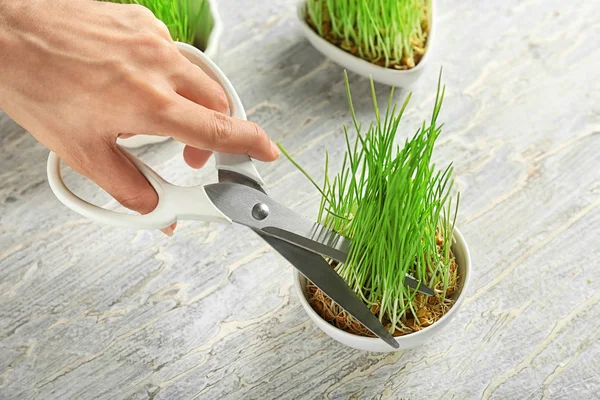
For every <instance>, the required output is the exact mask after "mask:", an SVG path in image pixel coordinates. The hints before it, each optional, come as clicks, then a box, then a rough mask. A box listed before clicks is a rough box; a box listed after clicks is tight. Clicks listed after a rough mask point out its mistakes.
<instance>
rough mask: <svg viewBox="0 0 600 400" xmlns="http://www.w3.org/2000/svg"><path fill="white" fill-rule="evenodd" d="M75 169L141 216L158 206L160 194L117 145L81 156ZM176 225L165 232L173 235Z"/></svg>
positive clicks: (105, 143)
mask: <svg viewBox="0 0 600 400" xmlns="http://www.w3.org/2000/svg"><path fill="white" fill-rule="evenodd" d="M65 161H67V163H68V164H69V165H70V166H71V168H73V169H75V170H76V171H78V172H80V173H82V174H83V175H85V176H87V177H88V178H90V179H91V180H93V181H94V182H96V184H98V186H100V187H101V188H102V189H104V190H106V191H107V192H108V193H109V194H110V195H111V196H112V197H114V198H115V200H117V201H118V202H119V203H120V204H121V205H122V206H123V207H126V208H128V209H130V210H133V211H137V212H139V213H140V214H148V213H150V212H152V211H153V210H154V209H155V208H156V205H157V204H158V195H157V194H156V192H155V191H154V188H153V187H152V186H151V185H150V183H148V181H147V180H146V178H145V177H144V175H142V173H141V172H140V171H138V169H137V168H136V167H135V166H134V165H133V164H132V162H131V161H130V160H129V159H128V158H127V156H126V155H125V154H123V152H121V150H120V149H119V147H118V146H117V144H116V143H111V142H108V143H107V142H104V143H102V144H101V145H98V146H96V148H94V149H93V150H91V151H90V149H88V151H86V152H85V154H83V155H82V157H77V161H75V162H74V163H73V164H71V163H69V160H65ZM175 225H176V224H175V223H174V224H172V225H171V226H168V227H164V228H163V229H161V230H162V231H163V232H164V233H165V234H166V235H168V236H172V235H173V231H174V229H175Z"/></svg>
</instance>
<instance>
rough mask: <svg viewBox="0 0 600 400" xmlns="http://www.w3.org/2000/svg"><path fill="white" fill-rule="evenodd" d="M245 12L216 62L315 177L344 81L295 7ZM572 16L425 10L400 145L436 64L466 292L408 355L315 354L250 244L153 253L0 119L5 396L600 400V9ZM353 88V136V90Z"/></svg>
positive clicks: (283, 178)
mask: <svg viewBox="0 0 600 400" xmlns="http://www.w3.org/2000/svg"><path fill="white" fill-rule="evenodd" d="M249 3H250V4H247V5H245V6H244V7H240V6H239V4H238V2H237V1H235V0H222V1H221V2H220V7H221V12H222V16H223V19H224V22H225V24H226V33H225V39H224V43H223V51H222V54H221V60H220V65H221V66H222V68H223V69H224V70H225V72H226V73H227V74H228V75H229V77H230V78H231V80H232V81H233V83H234V85H235V86H236V87H237V89H238V91H239V92H240V95H241V97H242V99H243V101H244V103H245V105H246V107H247V110H248V115H249V117H250V118H251V119H252V120H254V121H257V122H259V123H260V124H262V125H263V126H264V127H265V128H266V129H267V131H268V132H270V133H271V135H272V136H273V137H274V138H276V139H278V140H281V141H282V142H283V143H284V145H285V146H287V148H288V149H289V150H290V151H291V152H292V153H293V154H294V155H295V156H296V157H297V159H298V161H299V162H301V163H302V164H303V165H304V166H306V167H307V169H308V170H309V172H311V173H312V174H314V175H315V177H319V178H320V177H322V167H321V166H322V161H323V157H324V148H327V149H329V151H330V152H331V154H332V156H333V158H334V160H337V161H339V157H338V159H336V157H335V156H339V155H340V154H342V150H343V147H342V144H343V136H342V130H341V124H342V123H349V122H350V117H349V114H348V111H347V106H346V99H345V95H344V86H343V72H342V69H341V68H339V67H337V66H336V65H334V64H332V63H331V62H328V61H326V60H325V59H324V58H323V57H322V56H321V55H320V54H318V53H317V52H316V51H315V50H314V49H313V48H311V47H310V46H309V45H308V43H307V42H306V41H305V40H304V39H303V38H302V37H301V34H300V30H299V27H298V25H297V24H296V21H295V11H294V4H293V3H292V2H291V1H283V0H279V1H271V2H259V1H258V0H256V1H253V2H249ZM259 3H263V4H266V5H259ZM459 3H460V4H459ZM492 3H493V4H492ZM509 3H510V4H509ZM570 3H571V2H564V1H541V0H538V1H527V2H519V1H516V0H513V1H507V2H480V1H474V0H473V1H468V2H449V1H444V2H440V4H439V11H440V13H439V18H438V20H437V24H438V26H437V29H438V35H437V42H436V43H435V51H436V53H435V54H434V55H433V60H432V65H431V67H430V68H429V70H428V71H427V73H426V74H425V75H424V77H423V78H422V79H421V80H420V81H419V82H418V83H417V84H416V85H415V86H414V87H413V88H412V89H413V91H414V96H413V100H412V104H411V105H410V106H409V109H408V112H407V114H406V119H405V121H404V123H403V128H402V131H401V133H400V134H399V136H400V138H401V139H403V138H405V137H406V136H408V135H409V134H412V133H413V132H414V130H415V129H416V127H417V125H418V123H419V122H420V121H421V120H422V119H423V118H425V117H427V116H428V115H429V113H430V111H431V107H432V103H433V96H434V94H435V83H436V79H437V73H438V68H439V66H440V65H443V67H444V82H445V83H446V85H447V97H446V100H445V104H444V107H443V110H442V115H441V120H442V121H444V122H445V128H444V132H443V133H442V136H441V139H440V141H439V145H438V149H437V153H436V157H437V159H438V160H439V161H440V162H442V163H444V162H448V161H451V160H454V162H455V166H456V169H455V171H456V180H457V186H458V187H459V188H460V190H461V192H462V198H461V200H462V203H461V207H460V216H459V219H458V222H459V226H460V228H461V230H462V232H463V233H464V235H465V236H466V238H467V240H468V242H469V244H470V247H471V251H472V255H473V262H474V264H473V266H474V277H473V281H472V286H471V289H470V291H469V293H468V298H467V300H466V302H465V304H464V308H463V309H462V310H461V312H460V313H459V315H458V317H457V318H456V319H455V320H454V321H453V322H452V323H451V324H450V325H449V326H448V327H447V329H446V330H445V332H444V333H443V334H441V335H440V336H438V337H437V338H436V339H435V340H434V341H432V342H431V343H429V344H427V345H426V346H424V347H422V348H419V349H416V350H411V351H404V352H398V353H393V354H383V355H381V354H368V353H362V352H358V351H354V350H351V349H349V348H346V347H343V346H342V345H339V344H337V343H336V342H334V341H332V340H330V339H329V338H328V337H327V336H325V335H324V334H323V333H321V331H319V330H318V329H317V328H316V327H315V326H314V325H312V324H311V323H310V322H309V320H308V318H307V316H306V315H305V313H304V311H303V310H302V309H301V307H300V305H299V303H298V301H297V299H296V297H295V294H294V292H293V288H292V279H291V274H292V268H291V267H290V266H289V265H288V264H287V263H286V262H285V261H284V260H283V259H282V258H280V257H279V256H278V255H277V254H276V253H275V252H274V251H272V250H271V249H270V248H269V247H267V246H266V245H265V244H264V243H263V242H262V241H261V240H260V239H259V238H258V237H256V236H255V235H254V234H253V233H251V232H250V231H249V230H247V229H244V228H242V227H227V226H218V225H208V224H205V223H182V224H181V225H180V227H179V228H178V230H177V231H176V234H175V237H173V238H167V237H165V236H163V235H162V234H160V233H159V232H134V231H130V230H123V229H116V228H112V227H107V226H103V225H98V224H96V223H93V222H90V221H88V220H85V219H83V218H81V217H80V216H79V215H77V214H75V213H73V212H70V211H69V210H67V209H66V208H65V207H63V206H62V205H61V204H60V203H59V202H58V201H57V200H56V199H55V198H54V196H53V195H52V193H51V191H50V189H49V187H48V185H47V183H46V175H45V161H46V157H47V151H46V150H45V149H44V148H43V147H42V146H40V145H38V144H37V143H36V142H35V141H34V140H33V139H32V138H31V137H30V136H29V135H28V134H27V133H26V132H24V131H23V130H22V129H21V128H20V127H18V126H17V125H16V124H15V123H13V122H12V121H11V120H10V119H9V118H8V117H7V116H5V115H4V114H1V113H0V148H1V154H0V398H1V399H13V398H16V399H30V398H40V399H49V398H58V399H85V398H107V399H124V398H127V399H179V398H185V399H190V398H206V399H216V398H222V399H268V398H276V399H298V398H300V399H314V398H321V397H325V398H332V399H338V398H339V399H341V398H360V399H371V398H378V399H383V398H391V399H397V398H403V397H405V398H414V399H423V398H428V399H429V398H444V399H448V398H480V397H483V398H498V399H506V398H511V399H512V398H533V399H539V398H569V399H575V398H580V399H583V398H594V397H596V398H597V397H599V396H600V377H599V375H598V374H599V373H600V344H599V340H600V271H599V269H598V268H599V265H598V259H599V257H600V245H599V241H600V235H599V228H598V226H600V90H599V89H600V85H599V83H598V82H599V81H600V49H599V46H600V25H598V21H599V20H600V9H599V7H598V4H597V3H596V2H594V1H583V0H581V1H576V2H572V3H573V4H572V5H571V4H570ZM350 80H351V84H352V90H353V94H354V98H355V101H356V107H357V109H358V110H359V115H360V117H361V118H362V119H364V120H365V121H368V118H370V117H371V116H372V113H371V112H370V111H369V110H370V99H369V96H368V82H367V81H366V80H364V79H362V78H359V77H358V76H356V75H352V74H351V75H350ZM377 90H378V94H379V96H380V98H381V99H382V101H383V100H384V99H385V98H386V96H387V90H388V89H387V88H386V87H383V86H378V87H377ZM406 93H407V92H406V91H399V92H398V94H397V99H398V100H399V101H400V100H402V99H403V98H404V96H405V95H406ZM180 153H181V145H180V144H178V143H175V142H172V141H171V142H167V143H165V144H162V145H157V146H154V147H149V148H146V149H143V150H141V151H138V152H137V154H139V155H140V156H141V157H142V158H143V159H144V160H146V161H147V162H148V163H150V164H151V165H153V166H155V167H157V169H158V170H159V172H161V173H162V174H164V175H165V177H166V178H168V179H171V180H174V181H175V182H179V183H194V182H196V183H197V182H201V181H202V180H205V179H209V178H210V177H211V176H212V175H211V174H214V171H212V170H211V168H207V169H206V170H204V171H202V172H200V173H193V172H191V171H190V170H189V169H187V168H186V167H185V165H184V163H183V161H182V158H181V154H180ZM334 164H335V162H334ZM334 167H335V165H334ZM259 169H260V172H261V173H262V175H263V177H264V178H265V180H266V182H267V184H268V187H267V189H268V191H269V193H270V194H271V195H272V196H274V197H275V198H277V199H279V200H281V201H282V202H284V203H286V204H287V205H289V206H291V207H292V208H294V209H296V210H298V211H300V212H305V213H306V214H308V215H314V213H315V212H316V209H317V203H318V201H317V200H318V194H317V193H316V192H315V190H314V189H312V187H311V186H310V184H309V183H308V182H307V181H306V180H305V179H304V178H303V177H302V176H301V175H300V173H298V172H297V171H296V170H295V168H294V167H293V166H292V165H291V164H290V163H288V162H286V161H285V160H281V161H279V162H276V163H273V164H261V165H259ZM67 181H68V183H69V185H71V186H72V187H74V188H75V190H76V191H78V192H79V193H82V194H83V195H85V196H86V198H88V199H90V200H92V201H95V202H96V203H98V204H106V205H114V203H111V202H110V199H109V198H108V196H107V195H105V194H101V193H98V192H96V191H95V190H94V188H93V186H92V185H91V184H89V183H88V182H85V181H84V180H83V179H80V178H78V177H76V176H75V175H74V174H72V173H71V174H67Z"/></svg>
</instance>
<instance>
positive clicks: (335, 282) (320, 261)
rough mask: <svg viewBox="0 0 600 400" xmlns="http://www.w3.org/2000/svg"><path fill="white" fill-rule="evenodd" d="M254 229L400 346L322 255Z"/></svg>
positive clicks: (343, 304) (361, 319)
mask: <svg viewBox="0 0 600 400" xmlns="http://www.w3.org/2000/svg"><path fill="white" fill-rule="evenodd" d="M254 231H255V232H256V233H257V234H258V235H259V236H261V237H262V238H263V239H264V240H265V241H266V242H267V243H268V244H269V245H271V247H273V248H274V249H275V250H277V252H278V253H279V254H281V255H282V256H283V257H284V258H285V259H287V260H288V261H289V262H290V263H291V264H292V265H293V266H294V267H295V268H296V269H297V270H298V271H300V272H301V273H302V275H304V276H305V277H306V278H307V279H309V280H310V281H311V282H312V283H314V284H315V285H317V287H318V288H319V289H321V290H322V291H323V292H324V293H325V294H327V296H329V298H331V299H332V300H333V301H334V302H335V303H336V304H337V305H339V306H340V307H342V308H343V309H344V310H345V311H346V312H347V313H348V314H350V315H352V316H353V317H354V318H356V320H357V321H359V322H360V323H361V324H363V325H364V326H365V327H366V328H367V329H368V330H370V331H371V332H373V334H374V335H376V336H377V337H379V338H381V339H382V340H384V341H385V342H386V343H387V344H389V345H390V346H392V347H393V348H395V349H397V348H398V347H399V345H398V342H396V340H395V339H394V336H392V334H391V333H390V332H388V330H387V329H385V327H384V326H383V324H382V323H381V322H380V321H379V320H378V319H377V317H375V315H373V313H372V312H371V311H370V310H369V308H368V307H367V306H366V305H365V303H363V301H362V300H361V299H360V298H359V297H358V296H357V295H356V294H355V293H354V292H353V291H352V289H350V287H349V286H348V285H347V284H346V282H345V281H344V279H342V277H341V276H339V275H338V274H337V272H335V270H334V269H333V268H332V267H331V265H329V264H328V263H327V261H325V259H324V258H323V257H322V256H320V255H318V254H316V253H312V252H310V251H308V250H305V249H302V248H300V247H297V246H295V245H293V244H290V243H288V242H285V241H283V240H281V239H278V238H276V237H273V236H271V235H268V234H265V233H263V232H261V231H260V230H254Z"/></svg>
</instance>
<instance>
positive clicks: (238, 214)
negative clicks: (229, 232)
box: [204, 170, 434, 296]
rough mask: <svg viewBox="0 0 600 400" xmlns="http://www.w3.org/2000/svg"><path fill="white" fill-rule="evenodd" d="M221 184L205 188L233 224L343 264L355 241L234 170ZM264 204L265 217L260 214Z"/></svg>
mask: <svg viewBox="0 0 600 400" xmlns="http://www.w3.org/2000/svg"><path fill="white" fill-rule="evenodd" d="M219 181H220V183H215V184H212V185H206V186H205V187H204V189H205V191H206V194H207V195H208V197H209V198H210V200H211V201H212V202H213V204H214V205H216V206H217V207H218V208H219V209H220V210H221V211H222V212H223V213H224V214H225V215H227V216H228V217H229V218H231V219H232V220H233V221H234V222H236V223H239V224H242V225H246V226H248V227H250V228H252V229H254V230H258V231H261V232H262V233H266V234H268V235H271V236H274V237H276V238H278V239H281V240H283V241H286V242H288V243H290V244H293V245H295V246H298V247H301V248H303V249H305V250H308V251H310V252H312V253H316V254H320V255H322V256H325V257H328V258H331V259H333V260H336V261H339V262H341V263H344V262H345V261H346V258H347V256H348V252H349V251H350V246H351V245H352V242H351V241H350V240H349V239H346V238H344V237H342V236H340V235H338V234H337V233H335V232H333V231H331V230H329V229H328V228H326V227H325V226H323V225H321V224H318V223H316V222H313V221H312V220H310V219H309V218H306V217H304V216H303V215H301V214H298V213H297V212H295V211H293V210H290V209H289V208H287V207H286V206H284V205H282V204H280V203H278V202H276V201H275V200H273V199H272V198H270V197H269V196H268V195H267V194H266V193H265V191H264V190H263V189H262V187H261V186H260V185H258V184H257V183H256V182H254V181H252V180H250V179H249V178H247V177H245V176H243V175H240V174H238V173H236V172H232V171H224V170H220V171H219ZM258 205H261V206H262V207H263V208H261V210H262V211H263V212H266V214H264V213H263V214H260V215H257V214H256V213H255V207H256V206H258ZM405 284H406V285H407V286H408V287H410V288H412V289H415V290H417V291H418V292H421V293H423V294H425V295H427V296H433V294H434V293H433V291H432V290H431V289H430V288H428V287H427V286H425V285H424V284H423V283H420V282H419V281H417V280H416V279H414V278H413V277H412V276H410V275H407V276H406V277H405Z"/></svg>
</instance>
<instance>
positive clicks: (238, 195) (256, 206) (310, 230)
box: [204, 182, 351, 263]
mask: <svg viewBox="0 0 600 400" xmlns="http://www.w3.org/2000/svg"><path fill="white" fill-rule="evenodd" d="M204 189H205V191H206V194H207V195H208V197H209V198H210V200H211V201H212V202H213V204H214V205H215V206H217V208H219V210H221V212H223V214H225V215H227V216H228V217H229V218H231V220H232V221H234V222H236V223H238V224H242V225H246V226H248V227H250V228H252V229H258V230H260V231H262V232H263V233H266V234H269V235H272V236H275V237H277V238H279V239H281V240H284V241H286V242H289V243H291V244H294V245H296V246H299V247H301V248H303V249H305V250H308V251H311V252H313V253H317V254H320V255H323V256H325V257H328V258H331V259H334V260H336V261H339V262H342V263H343V262H344V261H346V257H347V255H348V251H349V250H350V245H351V241H350V240H348V239H346V238H344V237H342V236H340V235H338V234H337V233H335V232H333V231H331V230H329V229H328V228H326V227H325V226H323V225H321V224H318V223H316V222H314V221H312V220H310V219H309V218H306V217H304V216H302V215H301V214H298V213H296V212H295V211H292V210H290V209H289V208H287V207H286V206H284V205H282V204H280V203H278V202H277V201H275V200H273V199H272V198H270V197H269V196H268V195H267V194H265V193H264V192H263V191H262V190H257V189H255V188H253V187H250V186H247V185H245V184H238V183H232V182H220V183H215V184H211V185H206V186H204ZM257 211H260V212H257Z"/></svg>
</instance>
